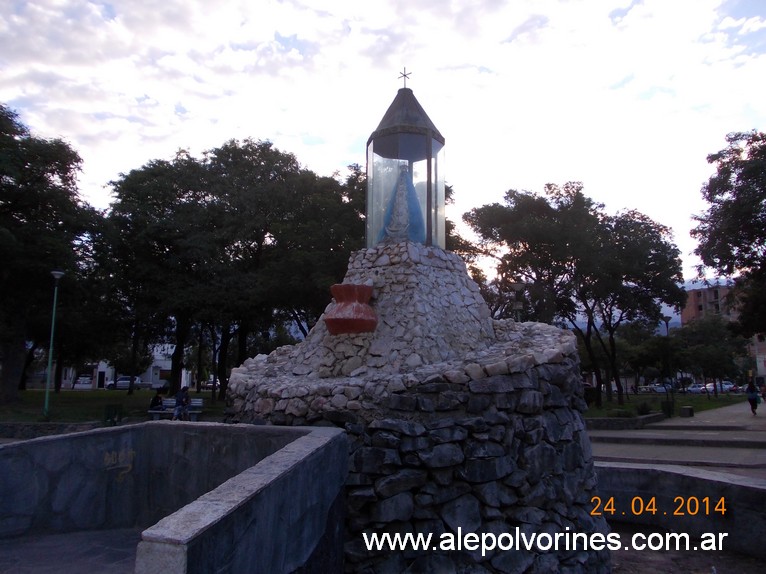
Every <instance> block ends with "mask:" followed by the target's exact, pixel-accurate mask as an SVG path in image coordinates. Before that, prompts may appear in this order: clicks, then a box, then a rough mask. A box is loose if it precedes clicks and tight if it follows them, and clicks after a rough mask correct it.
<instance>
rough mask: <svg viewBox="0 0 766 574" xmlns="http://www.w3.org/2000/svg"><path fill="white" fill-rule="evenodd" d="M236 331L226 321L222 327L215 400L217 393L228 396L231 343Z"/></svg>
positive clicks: (214, 392) (219, 396)
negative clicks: (232, 330)
mask: <svg viewBox="0 0 766 574" xmlns="http://www.w3.org/2000/svg"><path fill="white" fill-rule="evenodd" d="M233 336H234V333H233V332H231V324H230V323H225V324H224V325H223V326H222V327H221V346H220V348H219V350H218V385H219V386H218V392H217V393H216V389H213V400H214V401H215V398H216V394H217V396H218V398H220V399H223V398H224V397H225V396H226V387H228V385H229V343H230V342H231V338H232V337H233Z"/></svg>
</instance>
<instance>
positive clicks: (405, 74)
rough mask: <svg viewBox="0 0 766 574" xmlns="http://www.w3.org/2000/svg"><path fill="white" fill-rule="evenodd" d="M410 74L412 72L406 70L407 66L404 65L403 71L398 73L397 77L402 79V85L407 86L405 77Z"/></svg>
mask: <svg viewBox="0 0 766 574" xmlns="http://www.w3.org/2000/svg"><path fill="white" fill-rule="evenodd" d="M411 75H412V72H409V73H408V72H407V66H405V67H404V71H403V72H400V73H399V79H400V80H402V79H403V80H404V87H405V88H406V87H407V78H409V77H410V76H411Z"/></svg>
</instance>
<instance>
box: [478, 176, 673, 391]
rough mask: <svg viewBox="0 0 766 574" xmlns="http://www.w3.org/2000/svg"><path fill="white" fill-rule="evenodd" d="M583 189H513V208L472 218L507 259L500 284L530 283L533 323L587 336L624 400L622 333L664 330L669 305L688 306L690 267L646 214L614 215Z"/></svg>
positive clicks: (574, 185)
mask: <svg viewBox="0 0 766 574" xmlns="http://www.w3.org/2000/svg"><path fill="white" fill-rule="evenodd" d="M582 190H583V187H582V184H580V183H578V182H569V183H567V184H565V185H564V186H561V187H559V186H557V185H553V184H549V185H547V186H546V188H545V193H544V195H536V194H533V193H529V192H519V191H515V190H511V191H509V192H508V193H507V194H506V196H505V201H506V204H505V205H501V204H492V205H488V206H484V207H480V208H476V209H473V210H472V211H471V212H469V213H468V214H466V215H465V216H464V219H465V221H466V222H467V223H468V224H469V225H470V226H471V227H472V228H473V229H474V231H476V233H477V234H478V235H479V237H480V238H481V242H482V245H483V247H484V248H486V249H488V250H489V251H490V252H491V253H494V254H495V256H496V257H497V258H498V261H499V263H498V278H499V279H498V280H496V283H495V285H496V287H497V288H498V289H503V288H505V289H507V288H508V286H511V285H512V284H513V283H514V282H516V281H522V282H525V283H526V286H525V290H526V292H527V296H528V298H529V301H530V306H531V313H532V318H534V319H536V320H539V321H544V322H562V323H564V324H567V325H569V326H570V327H571V328H572V329H573V330H574V331H575V332H577V333H578V335H579V336H580V338H581V339H582V341H583V343H584V346H585V349H586V350H587V352H588V355H589V359H590V362H591V364H592V365H593V366H594V368H595V372H596V374H597V377H600V372H601V368H600V367H604V368H605V369H606V370H607V371H608V372H609V374H610V377H611V378H612V379H614V380H615V382H616V384H617V389H618V399H619V400H621V397H622V387H621V383H620V380H619V365H618V359H617V345H616V340H615V333H616V330H617V329H618V328H619V327H620V325H622V324H624V323H625V322H629V321H637V320H648V321H651V322H654V323H655V324H657V323H658V322H659V320H660V318H661V316H662V313H661V305H662V304H666V305H670V306H672V307H675V308H680V307H681V306H682V305H683V303H684V301H685V291H684V290H683V288H682V286H681V283H682V280H683V277H682V272H681V261H680V257H679V251H678V248H677V247H676V246H675V244H673V242H672V237H671V234H670V231H669V229H668V228H666V227H664V226H662V225H660V224H658V223H656V222H654V221H652V220H651V219H650V218H648V217H646V216H645V215H643V214H641V213H638V212H636V211H626V212H623V213H619V214H617V215H608V214H606V213H605V212H604V211H603V206H602V205H600V204H598V203H596V202H594V201H592V200H591V199H589V198H588V197H586V196H585V195H584V193H583V191H582ZM596 346H598V347H599V348H600V350H601V351H602V353H603V354H601V353H598V352H597V349H596ZM600 355H601V356H606V357H607V363H608V364H607V365H601V362H602V361H603V359H601V360H600V359H599V356H600ZM599 384H600V380H599ZM610 389H611V387H610V386H607V392H608V393H609V392H610Z"/></svg>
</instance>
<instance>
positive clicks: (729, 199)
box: [692, 131, 766, 334]
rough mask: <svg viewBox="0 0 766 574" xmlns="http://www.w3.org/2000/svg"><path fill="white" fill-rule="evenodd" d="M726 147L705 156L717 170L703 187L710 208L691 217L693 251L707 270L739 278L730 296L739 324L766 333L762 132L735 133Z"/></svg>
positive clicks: (765, 147) (765, 148)
mask: <svg viewBox="0 0 766 574" xmlns="http://www.w3.org/2000/svg"><path fill="white" fill-rule="evenodd" d="M726 141H727V143H728V146H727V147H726V148H725V149H722V150H721V151H719V152H717V153H713V154H710V155H709V156H708V158H707V159H708V162H709V163H711V164H713V165H714V166H715V168H716V172H715V174H714V175H712V176H711V177H710V179H709V180H708V181H707V182H706V183H705V184H704V185H703V186H702V190H701V193H702V197H703V198H704V199H705V201H707V202H708V203H709V204H710V206H709V207H708V209H707V210H706V211H705V212H704V213H702V214H700V215H697V216H695V218H694V219H695V220H696V221H697V223H698V225H697V227H695V228H694V229H693V230H692V236H693V237H695V238H696V239H698V240H699V245H698V247H697V249H696V250H695V253H696V254H697V255H698V256H699V257H700V259H701V261H702V265H701V266H700V268H699V272H700V275H701V276H703V277H704V273H705V268H711V269H714V270H715V271H717V272H718V273H720V274H722V275H724V276H729V277H731V276H737V280H736V283H735V289H734V295H735V297H737V298H738V300H739V301H738V306H739V307H740V308H741V311H742V312H741V313H740V324H741V325H742V327H743V328H744V332H746V333H748V334H754V333H764V332H766V301H765V300H764V299H763V292H764V288H765V287H766V134H764V133H763V132H757V131H751V132H744V133H742V132H739V133H732V134H729V135H728V136H727V137H726Z"/></svg>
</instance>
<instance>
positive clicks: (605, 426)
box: [585, 413, 665, 430]
mask: <svg viewBox="0 0 766 574" xmlns="http://www.w3.org/2000/svg"><path fill="white" fill-rule="evenodd" d="M664 420H665V415H664V414H663V413H651V414H648V415H641V416H638V417H625V418H622V417H599V418H590V419H589V418H587V417H586V418H585V427H586V428H587V429H588V430H622V429H642V428H644V426H646V425H648V424H652V423H658V422H660V421H664Z"/></svg>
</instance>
